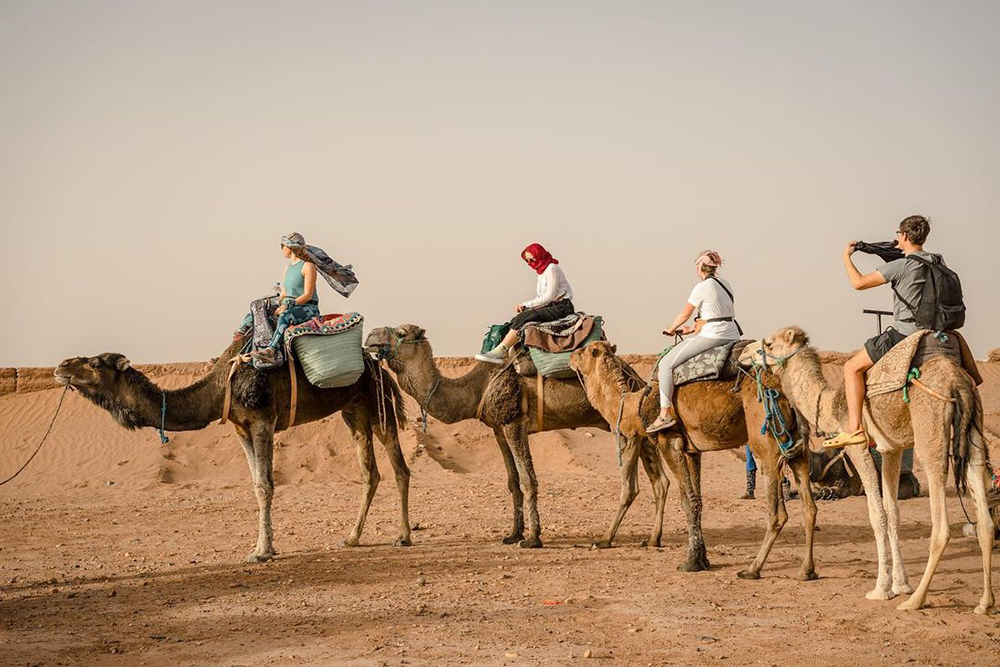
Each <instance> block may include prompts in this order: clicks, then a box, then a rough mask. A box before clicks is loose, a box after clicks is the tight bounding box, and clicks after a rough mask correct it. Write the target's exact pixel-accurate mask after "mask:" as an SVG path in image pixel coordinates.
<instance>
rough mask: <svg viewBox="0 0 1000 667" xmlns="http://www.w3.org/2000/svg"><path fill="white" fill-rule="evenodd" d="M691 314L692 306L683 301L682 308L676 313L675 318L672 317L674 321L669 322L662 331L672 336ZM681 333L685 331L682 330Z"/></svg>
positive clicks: (692, 311)
mask: <svg viewBox="0 0 1000 667" xmlns="http://www.w3.org/2000/svg"><path fill="white" fill-rule="evenodd" d="M693 314H694V306H692V305H691V304H690V303H685V304H684V309H683V310H681V312H680V313H678V315H677V318H676V319H674V323H673V324H671V325H670V326H669V327H667V328H666V329H664V330H663V333H665V334H666V335H668V336H673V335H674V333H676V332H677V330H678V329H680V328H681V326H683V325H684V323H685V322H687V321H688V320H689V319H691V315H693ZM681 333H685V331H682V332H681Z"/></svg>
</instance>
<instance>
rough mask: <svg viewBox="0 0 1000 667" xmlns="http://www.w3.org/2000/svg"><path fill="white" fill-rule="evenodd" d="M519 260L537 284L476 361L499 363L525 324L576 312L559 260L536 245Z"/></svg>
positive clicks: (530, 246)
mask: <svg viewBox="0 0 1000 667" xmlns="http://www.w3.org/2000/svg"><path fill="white" fill-rule="evenodd" d="M521 259H523V260H524V261H525V262H526V263H527V264H528V266H530V267H531V268H532V269H534V270H535V273H537V274H538V285H537V289H536V296H535V298H534V299H530V300H528V301H525V302H524V303H519V304H517V306H516V307H515V308H514V311H515V312H516V313H517V314H516V315H515V316H514V319H512V320H511V321H510V331H508V332H507V335H506V336H505V337H504V339H503V340H502V341H501V342H500V344H499V345H497V346H496V347H495V348H493V349H492V350H490V351H489V352H487V353H486V354H477V355H476V359H478V360H479V361H485V362H488V363H491V364H502V363H504V361H505V360H506V359H507V353H508V352H509V351H510V350H511V348H513V347H514V344H515V343H516V342H517V336H518V332H519V330H520V329H521V327H523V326H524V325H525V324H527V323H528V322H553V321H555V320H559V319H562V318H564V317H566V316H567V315H572V314H573V313H574V312H576V309H575V308H574V307H573V301H572V299H573V288H572V287H570V285H569V281H567V280H566V274H565V273H563V270H562V268H561V267H560V266H559V260H557V259H556V258H554V257H553V256H552V255H551V254H549V251H548V250H546V249H545V248H543V247H542V246H541V244H538V243H532V244H531V245H529V246H528V247H527V248H525V249H524V250H522V251H521Z"/></svg>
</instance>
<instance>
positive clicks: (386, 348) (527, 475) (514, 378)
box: [365, 324, 670, 548]
mask: <svg viewBox="0 0 1000 667" xmlns="http://www.w3.org/2000/svg"><path fill="white" fill-rule="evenodd" d="M425 333H426V332H425V331H424V329H422V328H420V327H418V326H416V325H415V324H403V325H401V326H399V327H395V328H393V327H383V328H380V329H374V330H372V331H371V333H369V334H368V338H367V339H366V340H365V346H366V347H367V348H368V349H369V350H371V351H378V352H379V355H380V356H381V357H382V358H384V359H385V360H386V362H387V363H388V365H389V368H390V369H392V371H393V372H395V373H396V377H397V379H398V380H399V386H400V387H401V388H402V389H403V391H405V392H406V393H407V394H409V395H410V396H412V397H413V398H414V399H416V401H417V403H418V404H419V405H420V406H421V407H422V408H423V409H424V410H426V411H427V412H428V413H429V414H431V415H433V416H434V417H435V418H436V419H439V420H441V421H442V422H444V423H446V424H454V423H455V422H459V421H463V420H465V419H476V418H477V413H479V405H480V402H481V401H482V404H483V405H482V417H481V419H482V421H483V423H485V424H486V425H487V426H489V427H490V428H492V429H493V435H494V436H495V437H496V441H497V445H498V446H499V447H500V453H501V454H502V455H503V460H504V465H505V466H506V468H507V488H508V489H509V490H510V494H511V499H512V501H513V506H514V519H513V524H512V525H511V529H510V533H508V534H507V535H506V536H505V537H504V538H503V542H504V544H513V543H515V542H517V543H518V544H519V545H520V546H521V547H525V548H537V547H541V546H542V541H541V537H540V535H541V523H540V521H539V517H538V504H537V502H538V501H537V498H538V481H537V479H536V477H535V467H534V464H533V462H532V459H531V450H530V449H529V447H528V436H529V435H530V434H532V433H535V432H537V426H536V422H537V420H536V410H537V396H538V392H537V387H536V378H528V377H521V376H520V375H518V374H517V373H515V372H514V369H513V368H507V369H505V370H499V369H497V367H496V366H493V365H491V364H487V363H477V364H476V365H475V367H473V369H472V370H471V371H469V372H468V373H466V374H465V375H463V376H462V377H460V378H455V379H451V378H446V377H444V376H442V375H441V371H440V370H439V369H438V367H437V364H436V363H435V362H434V353H433V350H432V349H431V344H430V341H428V340H427V337H426V335H425ZM494 375H496V379H495V380H492V378H493V377H494ZM487 389H489V392H488V393H487V394H486V396H485V398H484V393H486V392H487ZM543 400H544V406H543V410H544V422H543V430H546V431H552V430H558V429H565V428H581V427H586V426H590V427H596V428H602V429H605V430H609V427H608V423H607V422H606V421H605V420H604V418H603V417H601V415H600V413H598V412H597V411H596V410H594V408H593V407H592V406H591V405H590V402H589V401H588V400H587V396H586V394H585V393H584V392H583V388H582V387H581V386H580V383H579V382H578V381H577V379H576V378H573V379H569V380H562V379H548V380H546V381H545V388H544V392H543ZM636 455H637V456H639V457H640V458H641V459H642V463H643V466H644V468H645V469H646V473H647V475H648V476H649V481H650V484H651V485H652V487H653V495H654V501H655V503H656V513H655V517H654V521H653V531H652V533H651V535H650V537H649V541H648V542H645V543H644V544H649V545H652V546H660V537H661V535H662V532H663V507H664V503H665V502H666V496H667V489H668V488H669V486H670V480H669V479H668V478H667V475H666V474H665V472H664V471H663V466H662V465H661V463H660V458H659V456H658V455H657V453H656V449H655V448H654V447H651V446H649V445H648V443H644V442H643V441H636V440H630V441H628V442H626V443H625V444H624V446H623V449H622V456H623V458H624V457H626V456H629V457H633V456H636ZM638 493H639V488H638V484H636V483H635V480H634V478H632V479H627V478H626V474H625V469H624V468H623V469H622V491H621V497H620V498H619V507H618V513H617V515H616V517H615V519H614V521H613V522H612V524H611V526H610V527H609V528H608V530H607V532H606V533H605V534H604V536H603V537H602V538H601V540H599V541H598V542H596V543H595V544H596V545H597V546H602V547H603V546H609V545H610V544H611V543H612V541H613V540H614V537H615V534H616V532H617V530H618V526H619V524H620V523H621V520H622V518H623V517H624V516H625V513H626V512H627V511H628V508H629V506H630V505H631V504H632V501H633V500H634V499H635V497H636V495H637V494H638ZM525 517H527V537H525V534H524V530H525V527H526V526H525Z"/></svg>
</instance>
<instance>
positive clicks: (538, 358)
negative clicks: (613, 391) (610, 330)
mask: <svg viewBox="0 0 1000 667" xmlns="http://www.w3.org/2000/svg"><path fill="white" fill-rule="evenodd" d="M602 338H604V320H603V319H602V318H601V317H600V316H599V315H598V316H596V317H594V326H593V328H592V329H591V330H590V334H589V335H588V336H587V338H586V339H584V340H583V341H581V343H580V344H579V345H577V347H578V348H579V347H583V346H585V345H588V344H590V343H593V342H594V341H598V340H601V339H602ZM571 353H572V352H571V351H570V352H545V351H544V350H540V349H538V348H537V347H529V348H528V354H530V355H531V361H532V362H533V363H534V364H535V368H536V369H537V371H538V373H540V374H541V375H542V376H543V377H547V378H549V377H562V378H566V377H573V376H575V375H576V373H574V372H573V369H572V368H570V366H569V356H570V354H571Z"/></svg>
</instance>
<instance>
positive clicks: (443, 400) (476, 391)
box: [393, 346, 492, 424]
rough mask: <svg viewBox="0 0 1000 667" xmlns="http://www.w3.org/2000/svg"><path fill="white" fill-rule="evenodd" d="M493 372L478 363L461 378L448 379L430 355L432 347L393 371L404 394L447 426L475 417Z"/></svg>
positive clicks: (428, 347) (488, 367) (485, 365)
mask: <svg viewBox="0 0 1000 667" xmlns="http://www.w3.org/2000/svg"><path fill="white" fill-rule="evenodd" d="M491 369H492V368H491V367H490V366H488V365H487V364H484V363H477V364H476V365H475V367H474V368H473V369H472V370H470V371H469V372H468V373H466V374H465V375H462V376H461V377H458V378H448V377H445V376H443V375H442V374H441V370H440V369H439V368H438V366H437V363H436V362H435V361H434V358H433V356H432V355H431V351H430V346H427V350H426V353H423V354H420V355H417V356H416V358H415V359H413V360H411V361H410V362H408V363H407V364H406V365H403V366H397V367H396V368H394V369H393V370H395V371H396V373H397V377H398V379H399V386H400V387H401V388H402V389H403V391H405V392H406V393H407V394H409V395H410V396H412V397H413V398H414V399H416V401H417V403H418V404H420V405H421V406H423V407H426V408H427V412H428V413H429V414H430V415H431V416H432V417H434V418H435V419H437V420H439V421H442V422H444V423H445V424H454V423H455V422H459V421H462V420H464V419H474V418H475V417H476V408H477V407H478V406H479V399H480V397H481V396H482V393H483V391H485V389H486V385H487V383H488V382H489V378H490V370H491ZM432 391H433V394H432V393H431V392H432ZM428 397H430V400H428Z"/></svg>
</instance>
